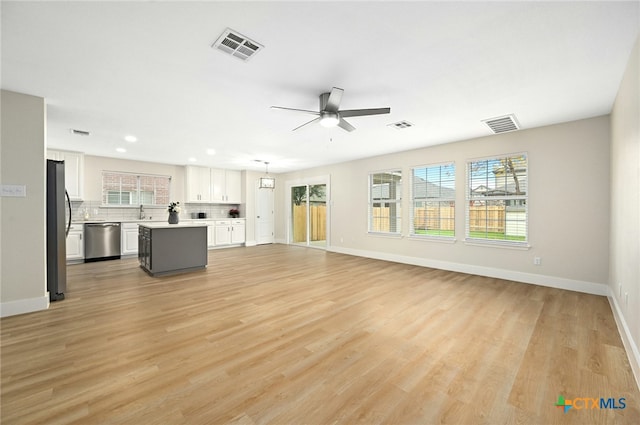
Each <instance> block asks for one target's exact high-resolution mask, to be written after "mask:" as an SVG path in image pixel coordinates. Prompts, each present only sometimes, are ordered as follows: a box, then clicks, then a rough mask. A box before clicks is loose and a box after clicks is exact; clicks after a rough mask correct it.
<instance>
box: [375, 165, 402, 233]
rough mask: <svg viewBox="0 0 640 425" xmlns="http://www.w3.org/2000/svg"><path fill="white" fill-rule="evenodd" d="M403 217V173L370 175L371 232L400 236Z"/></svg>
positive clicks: (392, 172)
mask: <svg viewBox="0 0 640 425" xmlns="http://www.w3.org/2000/svg"><path fill="white" fill-rule="evenodd" d="M401 217H402V171H401V170H393V171H384V172H378V173H372V174H369V232H373V233H392V234H399V233H400V231H401V229H402V218H401Z"/></svg>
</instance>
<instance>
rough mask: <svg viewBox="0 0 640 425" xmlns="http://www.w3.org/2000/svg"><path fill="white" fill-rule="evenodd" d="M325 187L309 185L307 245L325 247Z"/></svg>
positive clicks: (324, 185) (322, 185) (323, 185)
mask: <svg viewBox="0 0 640 425" xmlns="http://www.w3.org/2000/svg"><path fill="white" fill-rule="evenodd" d="M326 193H327V185H326V184H316V185H309V245H313V246H318V247H323V248H325V247H326V245H327V195H326Z"/></svg>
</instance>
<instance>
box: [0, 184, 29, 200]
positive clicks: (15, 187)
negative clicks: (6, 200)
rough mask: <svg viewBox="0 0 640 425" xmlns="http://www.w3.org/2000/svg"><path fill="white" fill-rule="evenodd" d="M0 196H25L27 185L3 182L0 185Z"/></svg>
mask: <svg viewBox="0 0 640 425" xmlns="http://www.w3.org/2000/svg"><path fill="white" fill-rule="evenodd" d="M0 196H4V197H13V198H25V197H26V196H27V186H25V185H23V184H3V185H0Z"/></svg>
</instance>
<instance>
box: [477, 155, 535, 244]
mask: <svg viewBox="0 0 640 425" xmlns="http://www.w3.org/2000/svg"><path fill="white" fill-rule="evenodd" d="M527 192H528V164H527V155H526V154H517V155H511V156H504V157H497V158H490V159H482V160H474V161H471V162H468V163H467V211H466V213H467V214H466V228H467V229H466V232H467V238H468V239H470V240H481V241H482V240H483V241H493V242H500V243H511V244H522V243H526V242H527V232H528V213H527Z"/></svg>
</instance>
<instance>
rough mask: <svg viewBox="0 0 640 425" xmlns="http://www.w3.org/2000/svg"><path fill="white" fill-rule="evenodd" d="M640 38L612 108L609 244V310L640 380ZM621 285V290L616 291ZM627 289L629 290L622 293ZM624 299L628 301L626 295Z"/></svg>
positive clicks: (637, 378)
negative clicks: (616, 316) (615, 316)
mask: <svg viewBox="0 0 640 425" xmlns="http://www.w3.org/2000/svg"><path fill="white" fill-rule="evenodd" d="M639 117H640V38H639V39H638V41H637V42H636V45H635V48H634V49H633V52H632V54H631V57H630V58H629V64H628V65H627V69H626V72H625V74H624V78H623V80H622V83H621V84H620V89H619V90H618V96H617V97H616V101H615V103H614V106H613V111H612V113H611V250H610V260H609V261H610V269H611V273H610V276H609V285H610V288H611V292H612V294H613V300H614V311H617V313H619V315H620V316H621V318H622V319H621V320H620V322H622V323H623V324H624V326H623V330H624V327H625V326H626V327H627V331H628V334H627V335H625V332H621V333H622V336H623V339H624V338H625V336H626V337H627V340H626V341H625V343H626V344H627V351H628V352H634V354H635V356H634V357H633V358H632V366H633V367H634V371H635V374H636V380H638V381H639V382H640V351H639V349H638V347H639V344H640V261H639V260H640V118H639ZM621 290H622V294H620V291H621ZM627 294H628V295H627ZM627 299H628V301H627Z"/></svg>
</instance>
